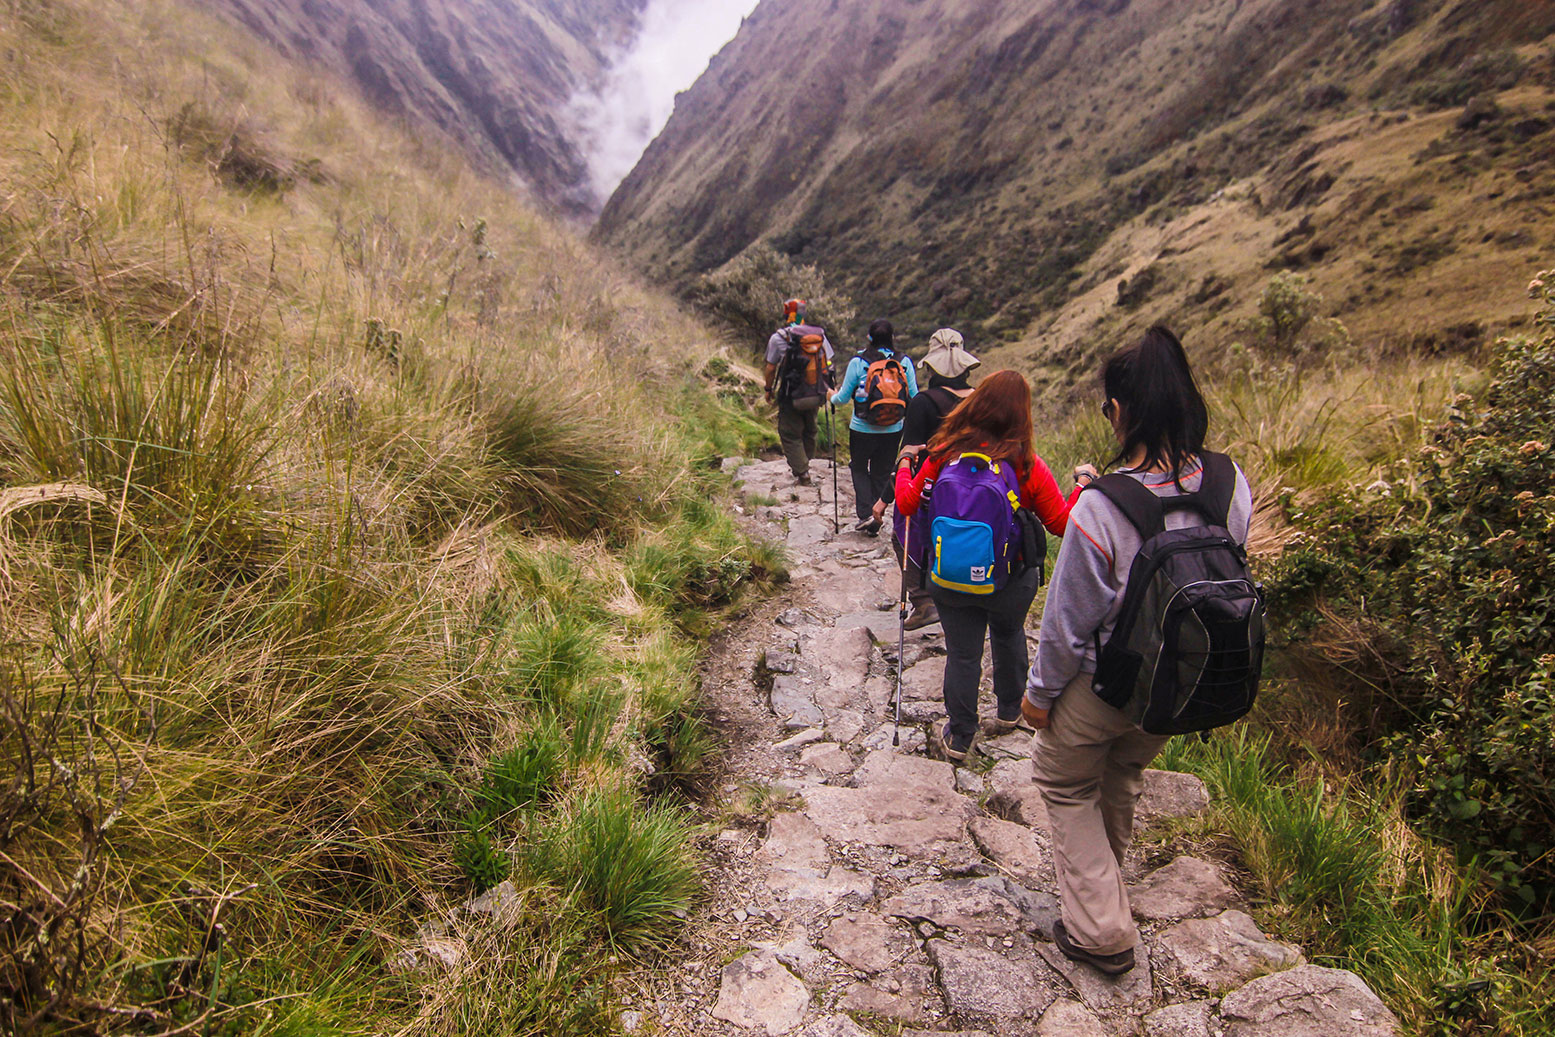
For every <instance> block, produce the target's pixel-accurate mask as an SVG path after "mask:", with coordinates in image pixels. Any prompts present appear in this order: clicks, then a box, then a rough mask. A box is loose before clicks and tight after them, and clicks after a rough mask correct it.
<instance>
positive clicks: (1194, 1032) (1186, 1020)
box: [1142, 1001, 1215, 1037]
mask: <svg viewBox="0 0 1555 1037" xmlns="http://www.w3.org/2000/svg"><path fill="white" fill-rule="evenodd" d="M1214 1015H1215V1003H1214V1002H1213V1001H1189V1002H1186V1003H1184V1004H1180V1005H1167V1006H1166V1007H1165V1008H1158V1009H1156V1010H1155V1011H1154V1012H1150V1013H1149V1014H1147V1015H1146V1016H1145V1017H1144V1019H1143V1020H1142V1022H1143V1023H1144V1026H1145V1037H1214V1032H1213V1031H1212V1030H1211V1029H1210V1020H1211V1019H1213V1018H1214Z"/></svg>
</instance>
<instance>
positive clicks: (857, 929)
mask: <svg viewBox="0 0 1555 1037" xmlns="http://www.w3.org/2000/svg"><path fill="white" fill-rule="evenodd" d="M821 946H822V947H825V948H826V949H827V950H829V951H831V952H832V953H833V954H835V955H836V956H837V957H838V958H839V959H841V961H842V962H843V963H844V964H847V965H851V966H852V967H853V968H855V969H858V970H859V971H860V972H871V973H873V972H884V971H885V970H886V969H888V968H890V967H891V966H893V965H897V964H899V963H901V962H902V961H903V960H904V959H906V957H907V956H908V954H910V953H911V952H912V950H913V948H914V946H915V944H914V942H913V939H912V937H911V936H909V935H908V934H907V933H906V932H905V931H904V930H903V929H901V928H900V927H899V926H895V925H892V924H891V923H890V922H888V921H887V920H886V919H884V918H880V917H878V916H876V915H853V914H849V915H843V916H841V917H840V918H835V919H833V920H832V923H831V924H830V925H829V926H827V927H826V933H825V935H823V936H822V937H821Z"/></svg>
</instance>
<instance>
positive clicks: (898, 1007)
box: [837, 965, 938, 1023]
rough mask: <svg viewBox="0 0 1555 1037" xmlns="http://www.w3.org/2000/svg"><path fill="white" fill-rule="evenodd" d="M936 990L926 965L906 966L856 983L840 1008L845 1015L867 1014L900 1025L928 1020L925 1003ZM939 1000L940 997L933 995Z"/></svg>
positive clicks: (839, 1003) (932, 977) (844, 996)
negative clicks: (848, 1013) (868, 980)
mask: <svg viewBox="0 0 1555 1037" xmlns="http://www.w3.org/2000/svg"><path fill="white" fill-rule="evenodd" d="M934 990H935V983H934V971H933V970H932V969H930V968H929V967H928V966H925V965H918V966H906V967H904V968H900V969H895V970H893V971H892V972H890V973H888V974H886V975H882V976H877V977H875V978H874V979H873V980H871V981H870V982H868V983H854V984H853V985H852V986H850V987H849V988H848V989H847V992H846V993H845V994H844V995H843V997H842V1000H841V1001H839V1002H838V1003H837V1007H838V1008H841V1009H842V1010H843V1011H845V1012H867V1013H869V1014H870V1015H873V1016H879V1017H881V1018H883V1019H891V1020H894V1021H896V1022H899V1023H924V1022H927V1021H928V1013H927V1012H926V1011H925V1010H924V1009H925V1002H926V1001H927V999H928V998H929V997H930V996H931V992H932V991H934ZM933 996H935V997H936V999H937V997H938V995H937V994H935V995H933Z"/></svg>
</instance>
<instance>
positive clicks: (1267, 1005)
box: [621, 459, 1398, 1037]
mask: <svg viewBox="0 0 1555 1037" xmlns="http://www.w3.org/2000/svg"><path fill="white" fill-rule="evenodd" d="M829 467H830V464H829V462H826V461H817V462H814V463H813V465H812V476H814V478H813V479H812V485H810V486H796V485H794V480H793V478H792V476H791V475H790V473H789V471H788V468H787V464H786V462H784V461H783V460H781V459H779V460H774V461H765V462H760V463H751V462H746V461H743V460H735V459H731V460H729V461H726V462H725V468H726V470H737V478H738V479H739V481H740V483H741V492H742V493H743V495H744V499H745V502H746V503H745V509H744V510H745V511H746V512H747V514H748V517H749V521H750V522H751V523H753V524H754V526H755V527H758V531H759V532H761V533H762V534H763V535H767V536H770V537H774V538H778V539H781V540H782V541H783V542H784V543H786V545H787V548H788V551H789V554H790V558H791V565H792V569H791V572H792V583H791V585H790V586H789V587H788V588H787V589H786V591H785V592H784V593H783V594H782V595H781V596H780V597H779V598H775V599H773V600H771V601H768V602H765V603H761V604H758V605H755V606H754V607H752V608H751V609H750V610H749V611H748V612H747V613H745V614H744V615H743V616H741V617H739V618H738V619H737V620H736V622H735V624H734V625H733V626H732V627H731V628H730V629H729V630H728V631H727V632H726V633H725V634H723V635H722V636H721V637H720V638H719V640H718V642H717V643H716V644H715V646H714V650H713V653H712V656H711V658H710V660H709V662H708V664H707V667H706V668H705V671H704V673H705V678H704V679H705V692H706V697H707V702H708V708H709V709H710V710H711V712H712V713H713V715H714V716H715V718H716V719H717V722H718V723H719V725H720V727H721V728H722V729H723V731H724V735H725V738H726V740H727V742H728V750H727V753H728V759H727V773H726V775H725V777H724V782H723V784H722V786H721V787H720V788H719V789H717V790H715V795H714V799H715V801H716V802H715V805H717V806H721V805H723V804H724V803H728V802H732V801H733V800H734V799H735V798H736V797H737V796H740V795H742V794H743V795H745V796H746V797H747V798H749V796H750V795H751V790H760V791H759V793H758V794H760V795H763V796H765V797H766V798H767V802H768V803H769V807H768V809H767V810H765V811H761V812H758V813H755V814H754V815H748V814H740V813H736V814H734V815H733V818H734V819H733V820H732V821H728V822H726V824H727V827H724V828H723V829H722V830H720V831H716V832H715V834H713V835H711V836H710V837H709V842H710V847H709V850H708V899H707V901H706V902H705V903H704V904H703V905H702V906H701V907H699V908H698V910H697V912H696V913H695V915H694V916H693V917H692V918H691V919H690V921H689V925H688V932H687V935H686V939H685V941H684V945H683V947H682V948H681V950H680V952H679V954H680V957H679V960H678V961H677V963H676V964H675V965H674V966H673V967H671V968H670V969H669V970H668V971H664V970H662V969H660V970H658V971H653V972H644V973H641V974H640V975H638V976H637V977H636V980H637V982H636V983H635V984H634V985H633V988H632V989H630V990H627V991H625V992H624V993H625V994H626V1001H627V1005H626V1010H625V1011H624V1012H623V1013H622V1017H621V1018H622V1023H623V1025H624V1027H625V1028H626V1029H627V1030H628V1032H638V1033H643V1034H699V1035H729V1037H734V1035H755V1034H765V1035H767V1037H780V1035H785V1034H789V1035H795V1037H871V1035H873V1037H885V1035H897V1034H901V1035H902V1037H929V1035H932V1034H941V1035H947V1037H951V1035H958V1037H992V1035H1000V1037H1060V1035H1063V1037H1093V1035H1094V1037H1106V1035H1125V1034H1126V1035H1144V1037H1254V1035H1258V1037H1351V1035H1353V1037H1382V1035H1389V1034H1395V1033H1397V1032H1398V1029H1397V1021H1396V1020H1395V1018H1394V1017H1393V1015H1392V1013H1390V1012H1389V1011H1388V1009H1387V1008H1386V1007H1385V1006H1384V1005H1383V1004H1382V1002H1381V1001H1380V1000H1379V999H1378V997H1377V996H1376V994H1374V993H1373V992H1372V991H1371V990H1370V989H1369V988H1368V987H1367V986H1366V984H1365V983H1364V982H1363V981H1362V980H1361V979H1360V977H1358V976H1356V975H1355V974H1353V973H1350V972H1346V971H1342V970H1339V969H1328V968H1321V967H1318V966H1315V965H1311V964H1308V963H1307V962H1306V959H1305V958H1304V956H1303V955H1302V952H1301V950H1300V949H1299V948H1296V947H1293V946H1291V945H1289V944H1284V943H1280V942H1278V941H1275V940H1273V939H1271V938H1270V937H1268V936H1267V935H1265V934H1264V933H1262V932H1260V931H1259V929H1258V926H1257V924H1256V922H1254V920H1253V919H1252V918H1251V917H1250V916H1249V915H1248V914H1247V913H1246V912H1245V911H1244V910H1243V907H1244V906H1245V905H1244V903H1243V901H1242V898H1241V897H1240V896H1239V895H1238V893H1237V891H1236V890H1235V889H1234V888H1232V886H1231V885H1230V884H1229V882H1228V880H1227V878H1226V876H1225V875H1224V874H1223V873H1222V871H1221V869H1220V867H1219V866H1218V865H1216V864H1214V863H1212V862H1209V861H1203V860H1198V859H1195V858H1193V857H1178V858H1177V859H1176V860H1174V861H1172V862H1171V863H1170V864H1167V865H1166V866H1164V867H1160V868H1155V869H1146V868H1144V867H1143V866H1142V864H1141V862H1140V861H1139V860H1138V859H1135V857H1131V859H1130V861H1129V863H1128V866H1127V868H1126V869H1125V873H1126V876H1127V878H1128V880H1129V882H1130V899H1131V901H1132V903H1133V909H1134V913H1135V915H1136V917H1137V918H1138V919H1139V922H1140V926H1141V931H1142V934H1143V942H1142V944H1141V945H1140V947H1139V951H1138V965H1137V966H1136V967H1135V968H1134V970H1133V971H1132V972H1129V973H1127V974H1126V975H1124V976H1122V977H1119V978H1117V979H1109V978H1107V977H1105V976H1103V975H1102V974H1101V973H1099V972H1096V971H1094V970H1092V969H1090V968H1088V967H1085V966H1080V965H1075V964H1073V963H1071V962H1069V961H1068V960H1067V959H1065V958H1064V957H1063V956H1062V955H1061V954H1059V953H1058V950H1057V948H1056V947H1054V945H1053V944H1052V942H1051V941H1052V924H1053V920H1054V919H1055V918H1057V917H1058V897H1057V892H1058V891H1057V885H1056V881H1055V878H1054V875H1053V863H1052V856H1051V851H1050V849H1049V845H1050V844H1049V836H1048V831H1047V820H1046V815H1045V811H1044V809H1043V806H1042V798H1041V796H1040V794H1039V793H1038V792H1037V789H1036V787H1035V786H1034V785H1033V784H1032V781H1031V758H1030V751H1029V749H1030V740H1031V736H1030V735H1029V734H1028V733H1024V732H1019V731H1017V732H1015V733H1014V734H1009V735H1004V736H1002V737H1000V736H987V735H985V738H984V739H983V741H982V742H981V743H980V747H979V754H981V757H982V758H981V759H979V754H974V755H973V756H972V757H969V759H968V761H967V762H968V763H969V764H971V766H962V767H954V766H952V765H951V764H949V763H944V762H940V761H937V760H932V759H929V758H927V756H926V755H925V744H926V737H927V735H928V732H929V731H930V730H931V729H932V727H933V722H934V721H939V720H941V719H942V717H943V709H942V707H941V696H940V683H941V679H942V677H943V674H944V664H945V656H944V648H943V639H942V637H941V636H940V633H939V630H938V628H937V627H930V628H927V629H925V630H918V631H909V632H908V634H907V642H906V649H905V651H904V655H905V657H906V659H905V661H906V666H907V668H906V670H905V672H904V675H903V698H904V701H903V710H902V712H903V726H902V744H901V747H900V748H899V749H896V750H894V751H893V749H892V747H891V734H892V724H891V718H892V706H893V689H894V674H895V670H894V666H895V655H896V638H897V613H896V596H897V591H898V588H899V586H900V584H899V582H898V581H899V580H900V575H899V573H900V570H898V569H897V568H896V564H895V558H894V556H893V554H892V551H891V544H890V540H889V539H888V538H889V535H890V534H889V526H887V531H886V532H884V533H882V534H881V536H879V537H878V538H877V537H869V536H866V535H864V534H862V533H857V532H854V531H852V530H851V529H849V528H847V527H846V526H845V527H844V530H843V532H842V533H841V534H840V535H833V532H832V521H831V512H832V496H831V495H832V492H833V491H832V479H831V474H832V473H831V472H829V471H827V470H826V469H827V468H829ZM850 482H851V480H847V479H843V480H839V483H840V484H841V487H842V492H843V494H844V500H843V501H842V509H841V510H842V511H843V513H844V514H851V513H852V508H851V506H850V505H851V500H850V498H851V491H850V489H849V487H848V485H847V484H848V483H850ZM773 500H777V501H778V502H779V503H777V504H772V503H770V502H771V501H773ZM1035 626H1036V624H1035V622H1032V623H1030V624H1029V627H1030V629H1031V630H1032V631H1034V629H1035ZM1028 636H1029V635H1028ZM985 673H986V664H985ZM983 697H984V700H985V709H984V715H985V716H989V717H991V716H992V715H993V705H992V694H991V690H990V689H989V687H988V686H987V684H986V679H985V685H984V688H983ZM1147 777H1148V783H1147V786H1146V791H1145V795H1144V798H1143V800H1142V802H1141V804H1140V811H1139V823H1140V824H1141V825H1148V824H1150V823H1151V822H1152V821H1155V820H1159V819H1162V818H1170V817H1183V816H1189V815H1193V814H1196V813H1198V812H1201V811H1203V810H1204V809H1206V808H1207V806H1208V797H1207V795H1206V793H1205V789H1204V786H1203V784H1202V783H1201V782H1200V781H1199V780H1198V779H1197V778H1196V777H1193V776H1191V775H1188V774H1178V773H1173V772H1167V771H1149V772H1147ZM768 817H770V819H767V818H768ZM1136 856H1137V855H1136Z"/></svg>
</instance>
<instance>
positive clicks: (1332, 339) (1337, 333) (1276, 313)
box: [1241, 271, 1350, 358]
mask: <svg viewBox="0 0 1555 1037" xmlns="http://www.w3.org/2000/svg"><path fill="white" fill-rule="evenodd" d="M1308 283H1309V281H1308V279H1307V277H1306V276H1304V275H1302V274H1295V273H1291V272H1289V271H1284V272H1281V273H1278V274H1275V275H1274V276H1273V277H1272V278H1270V279H1269V283H1268V284H1267V285H1265V286H1264V289H1263V294H1262V295H1260V296H1259V298H1258V316H1257V317H1255V318H1253V319H1252V320H1250V321H1247V322H1245V323H1244V324H1243V325H1242V329H1241V330H1242V332H1243V333H1244V334H1246V335H1248V336H1250V337H1251V340H1252V342H1251V345H1252V346H1253V348H1254V349H1256V350H1260V351H1264V352H1267V353H1270V354H1272V355H1273V356H1276V357H1280V358H1297V357H1301V356H1303V355H1306V354H1314V355H1319V356H1332V355H1333V353H1335V352H1336V351H1337V350H1341V349H1343V348H1344V347H1346V346H1348V345H1349V344H1350V333H1349V331H1348V330H1346V328H1345V326H1344V325H1343V324H1342V323H1340V322H1339V321H1338V320H1335V319H1333V318H1328V317H1324V316H1322V312H1323V297H1322V296H1321V295H1319V294H1317V293H1316V292H1314V291H1312V289H1311V288H1309V287H1308Z"/></svg>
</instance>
